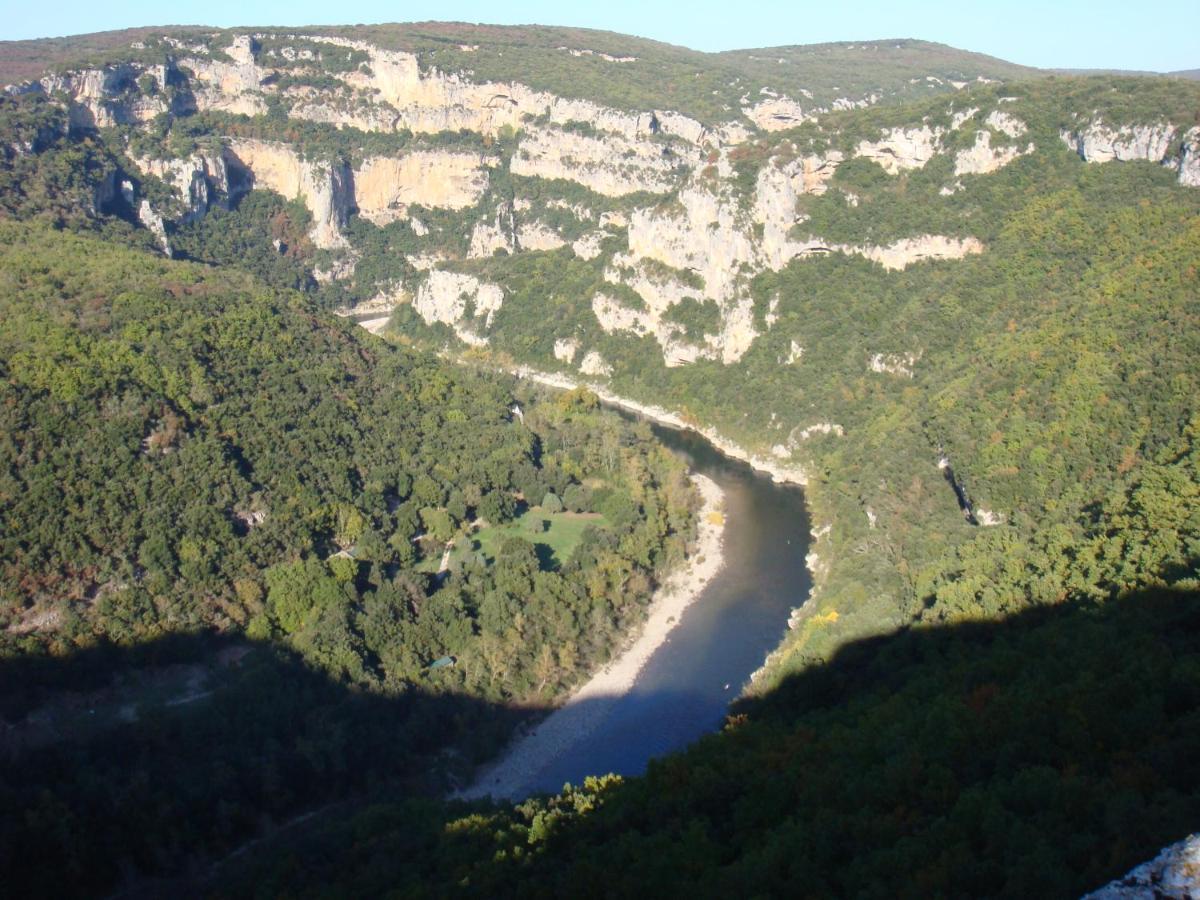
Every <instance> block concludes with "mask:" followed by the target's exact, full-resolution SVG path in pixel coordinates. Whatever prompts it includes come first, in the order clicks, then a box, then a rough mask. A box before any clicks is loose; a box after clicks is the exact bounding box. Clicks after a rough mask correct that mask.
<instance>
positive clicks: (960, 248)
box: [833, 234, 983, 270]
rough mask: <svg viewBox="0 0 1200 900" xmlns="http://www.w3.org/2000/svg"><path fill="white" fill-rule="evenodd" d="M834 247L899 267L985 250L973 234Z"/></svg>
mask: <svg viewBox="0 0 1200 900" xmlns="http://www.w3.org/2000/svg"><path fill="white" fill-rule="evenodd" d="M833 249H837V250H841V251H842V252H844V253H856V254H858V255H859V256H865V257H866V258H867V259H869V260H871V261H873V262H877V263H879V264H880V265H881V266H883V267H884V268H885V269H889V270H899V269H906V268H908V267H909V266H911V265H912V264H913V263H916V262H923V261H924V260H935V259H962V258H963V257H964V256H967V255H969V254H972V253H982V252H983V244H982V243H980V241H979V240H978V238H973V237H967V238H952V237H946V236H945V235H942V234H923V235H920V236H918V237H913V238H904V239H903V240H899V241H896V242H895V243H892V244H886V245H884V246H870V245H865V246H860V245H835V247H834V248H833Z"/></svg>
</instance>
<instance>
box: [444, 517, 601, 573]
mask: <svg viewBox="0 0 1200 900" xmlns="http://www.w3.org/2000/svg"><path fill="white" fill-rule="evenodd" d="M532 522H549V523H550V524H549V526H548V527H546V529H545V530H544V531H536V532H535V531H534V530H533V529H532V528H531V523H532ZM607 524H608V521H607V520H606V519H605V518H604V516H602V515H600V514H599V513H572V512H561V513H548V512H544V511H543V510H542V508H541V507H540V506H534V507H531V508H530V509H527V510H526V511H525V512H524V513H522V515H521V516H520V517H519V518H517V519H514V520H513V521H512V522H506V523H505V524H503V525H489V526H488V527H486V528H480V529H478V530H477V531H473V532H471V534H470V535H469V536H468V537H467V538H460V539H459V540H458V543H457V544H455V546H454V552H453V553H452V554H451V557H450V565H451V566H452V567H453V566H454V565H455V564H457V563H459V562H460V561H461V560H462V558H463V556H465V555H466V554H467V553H474V552H476V551H482V553H483V555H484V556H486V557H487V561H488V563H489V564H490V563H493V562H495V560H496V554H497V553H498V552H499V551H500V545H501V544H502V543H504V539H505V538H508V537H520V538H524V539H525V540H527V541H529V542H530V543H532V544H533V545H534V546H535V547H536V548H537V553H538V559H539V560H540V561H541V564H542V569H543V570H546V571H549V570H551V569H557V568H558V567H559V566H561V565H562V564H563V563H565V562H566V561H567V560H568V559H570V558H571V554H572V553H574V552H575V548H576V547H577V546H579V540H580V538H582V537H583V530H584V529H585V528H587V527H588V526H589V525H594V526H596V527H598V528H600V527H604V526H605V525H607Z"/></svg>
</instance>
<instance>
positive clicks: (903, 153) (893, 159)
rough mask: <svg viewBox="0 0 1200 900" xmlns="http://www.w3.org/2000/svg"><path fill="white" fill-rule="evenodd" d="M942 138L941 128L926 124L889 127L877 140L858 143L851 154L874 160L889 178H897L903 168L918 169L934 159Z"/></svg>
mask: <svg viewBox="0 0 1200 900" xmlns="http://www.w3.org/2000/svg"><path fill="white" fill-rule="evenodd" d="M941 138H942V131H941V129H939V128H930V127H929V126H928V125H922V126H921V127H919V128H892V129H889V130H888V131H886V132H884V134H883V137H881V138H880V139H879V140H877V141H860V142H859V144H858V146H857V147H856V148H855V150H854V155H855V156H861V157H865V158H866V159H870V160H874V161H875V162H877V163H879V165H881V166H883V168H884V171H886V172H887V173H888V174H889V175H897V174H899V173H900V172H902V171H904V170H905V169H920V168H922V167H923V166H924V165H925V164H926V163H927V162H929V160H931V159H933V157H934V155H935V154H936V153H937V152H938V149H939V147H940V145H941Z"/></svg>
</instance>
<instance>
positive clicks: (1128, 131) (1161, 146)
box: [1060, 122, 1176, 162]
mask: <svg viewBox="0 0 1200 900" xmlns="http://www.w3.org/2000/svg"><path fill="white" fill-rule="evenodd" d="M1175 131H1176V129H1175V126H1174V125H1171V124H1170V123H1169V122H1159V123H1157V124H1154V125H1132V126H1131V125H1125V126H1121V127H1116V128H1114V127H1112V126H1109V125H1106V124H1104V123H1103V122H1093V123H1091V124H1090V125H1088V126H1086V127H1084V128H1082V129H1080V130H1079V131H1074V132H1070V131H1063V132H1061V133H1060V137H1062V139H1063V141H1064V142H1065V143H1066V145H1067V146H1068V147H1070V148H1071V149H1072V150H1074V151H1075V152H1076V153H1078V154H1079V157H1080V158H1081V159H1082V160H1083V161H1084V162H1110V161H1112V160H1119V161H1127V160H1131V159H1146V160H1150V161H1151V162H1162V161H1163V160H1164V159H1166V158H1167V151H1168V149H1169V148H1170V146H1171V138H1172V137H1174V135H1175Z"/></svg>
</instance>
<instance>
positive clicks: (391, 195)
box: [354, 152, 488, 225]
mask: <svg viewBox="0 0 1200 900" xmlns="http://www.w3.org/2000/svg"><path fill="white" fill-rule="evenodd" d="M487 185H488V175H487V167H486V165H485V164H484V161H483V159H482V158H481V157H479V156H474V155H471V154H467V153H437V152H417V153H409V154H406V155H405V156H401V157H399V158H395V157H387V156H372V157H370V158H369V159H367V160H365V161H364V162H363V164H362V166H361V167H360V168H359V169H357V170H356V171H355V173H354V202H355V205H356V206H357V207H358V212H359V214H360V215H362V216H363V217H364V218H367V219H370V220H371V221H372V222H374V223H376V224H377V225H384V224H387V223H388V222H391V221H393V220H395V219H399V218H405V217H406V216H407V214H408V208H409V207H410V206H414V205H416V206H428V207H439V208H445V209H463V208H465V207H468V206H473V205H474V204H475V203H476V202H477V201H478V200H479V198H480V197H481V196H482V195H483V192H484V191H485V190H486V189H487Z"/></svg>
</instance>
